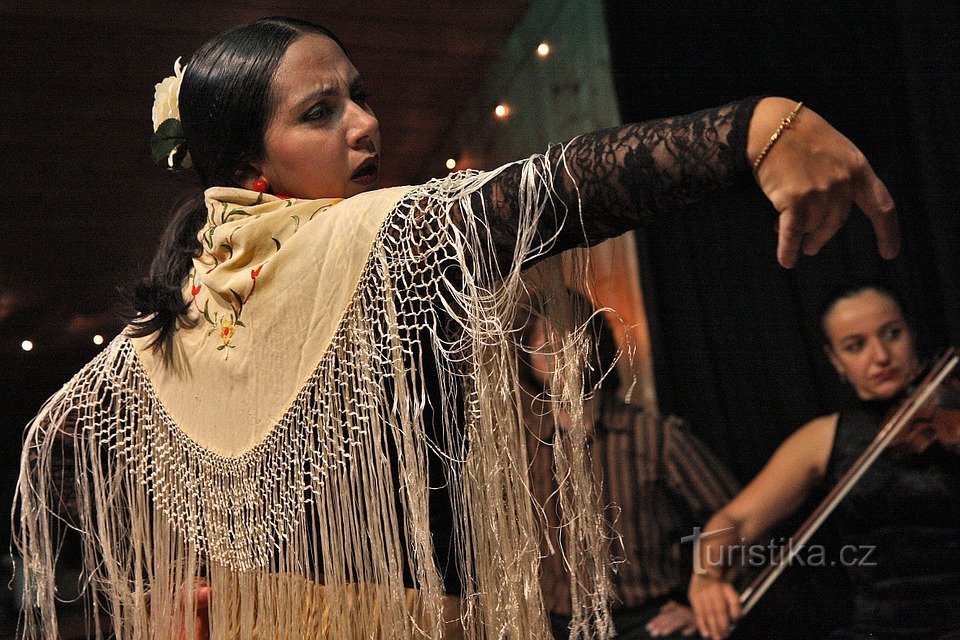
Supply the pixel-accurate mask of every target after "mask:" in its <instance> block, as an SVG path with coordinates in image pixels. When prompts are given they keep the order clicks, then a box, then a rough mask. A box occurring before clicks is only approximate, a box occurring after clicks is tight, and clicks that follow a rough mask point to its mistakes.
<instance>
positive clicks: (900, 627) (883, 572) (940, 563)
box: [689, 284, 960, 640]
mask: <svg viewBox="0 0 960 640" xmlns="http://www.w3.org/2000/svg"><path fill="white" fill-rule="evenodd" d="M820 319H821V327H822V330H823V333H824V341H825V344H824V350H825V351H826V353H827V355H828V356H829V358H830V362H831V363H832V364H833V366H834V368H835V369H836V371H837V373H838V374H839V375H840V377H841V378H843V379H844V380H845V381H847V382H848V383H849V384H850V386H851V387H852V390H853V392H854V393H855V395H856V401H855V402H852V403H851V406H849V407H844V408H843V409H841V410H840V411H838V412H837V413H833V414H830V415H826V416H821V417H819V418H816V419H814V420H812V421H810V422H809V423H807V424H806V425H804V426H803V427H801V428H800V429H799V430H798V431H796V432H795V433H794V434H793V435H792V436H790V437H789V438H788V439H787V440H786V441H785V442H784V443H783V444H782V445H781V446H780V447H779V448H778V449H777V451H776V452H775V453H774V455H773V457H772V458H771V459H770V461H769V462H768V463H767V465H766V466H765V467H764V468H763V470H762V471H761V472H760V473H759V474H758V475H757V477H756V478H754V480H753V481H752V482H751V483H750V484H749V485H748V486H747V487H746V488H745V489H744V490H743V491H742V492H741V493H740V494H739V495H738V496H737V497H736V498H734V499H733V500H732V501H731V502H730V503H729V504H728V505H726V506H725V507H724V508H723V509H721V510H720V511H718V512H717V513H716V514H715V515H714V516H713V517H712V518H711V519H710V521H709V522H708V523H707V525H706V526H705V527H704V532H703V534H702V535H701V537H700V540H699V543H698V545H697V554H698V562H697V564H696V567H695V572H694V575H693V577H692V578H691V581H690V588H689V596H690V603H691V606H692V608H693V610H694V615H695V618H696V623H697V627H698V630H699V632H700V634H701V635H702V636H703V637H704V638H711V639H718V638H725V637H727V636H728V635H729V634H730V632H731V630H732V626H733V624H734V623H735V622H736V620H737V619H738V618H739V617H740V615H741V603H740V599H739V597H738V594H737V592H736V591H735V590H734V588H733V586H732V585H731V580H732V579H733V577H734V574H735V567H734V566H731V564H730V563H729V562H725V561H726V560H727V559H730V558H736V557H737V556H736V554H731V553H729V550H730V549H731V547H735V546H736V545H744V544H746V545H750V544H751V543H753V542H754V541H756V540H758V539H759V538H760V537H761V536H762V535H763V534H764V532H766V531H768V530H769V529H771V528H772V527H773V526H774V525H775V524H777V523H778V522H779V521H781V520H782V519H784V518H786V517H787V516H789V515H790V514H791V513H792V512H793V511H794V510H795V509H797V507H798V506H799V505H800V504H801V503H802V502H803V501H804V500H805V499H806V497H807V496H808V494H809V493H810V491H811V490H812V489H813V488H814V487H815V486H817V485H818V484H820V483H823V484H824V485H825V486H828V487H829V486H833V485H835V484H836V483H837V481H838V480H839V478H840V477H841V476H842V475H843V474H844V472H846V471H847V470H848V469H849V468H850V467H851V466H852V464H853V463H854V462H855V461H856V459H857V458H858V457H859V455H860V454H861V453H862V452H863V451H864V449H866V448H867V446H869V445H870V443H871V442H872V441H873V439H874V436H875V435H876V433H877V430H878V428H879V426H880V425H881V424H882V422H883V420H884V417H885V416H886V415H887V414H888V413H890V411H891V410H892V409H893V408H895V407H896V406H897V405H898V404H899V403H900V402H901V401H902V400H903V398H904V397H905V395H906V392H907V390H908V389H909V387H910V386H911V383H912V382H913V381H914V380H915V379H916V378H917V376H918V374H919V373H920V362H919V358H918V356H917V350H916V346H915V334H914V331H913V329H912V328H911V327H910V325H909V323H908V321H907V319H906V318H905V316H904V313H903V308H902V305H901V304H900V303H899V301H898V299H897V297H896V296H895V295H894V294H893V293H892V292H891V291H890V290H888V289H886V288H884V287H882V286H878V285H874V284H870V285H862V286H857V287H853V288H848V289H846V290H842V291H840V292H838V293H837V294H836V295H834V296H832V297H830V298H829V299H828V300H827V302H826V304H825V305H824V306H823V311H822V313H821V316H820ZM833 517H834V518H837V519H838V520H837V525H838V526H837V528H838V529H839V530H840V531H841V536H842V539H843V540H842V542H843V543H845V544H844V547H843V549H844V550H845V551H849V550H853V551H855V552H856V553H852V554H843V553H842V554H841V558H840V561H841V564H843V565H844V567H845V569H846V571H847V573H848V575H849V576H850V579H851V583H852V584H853V588H854V594H853V595H854V599H853V610H852V612H851V614H850V619H849V620H848V621H847V622H846V623H845V624H843V625H842V626H841V628H839V629H837V630H835V631H834V632H833V634H832V636H831V638H834V639H837V640H839V639H849V640H866V639H867V638H871V639H875V640H886V639H888V638H889V639H894V638H896V639H899V638H904V639H906V638H910V639H911V640H915V639H920V638H935V639H941V640H945V639H946V638H960V454H958V452H957V449H956V447H954V446H952V445H951V444H947V445H944V444H943V443H942V442H933V443H932V444H930V445H929V446H925V447H924V448H923V449H922V451H909V452H905V451H903V450H902V449H901V450H899V451H894V450H889V451H885V452H884V453H882V454H881V455H880V457H879V458H878V459H877V460H876V462H875V463H874V464H873V465H872V466H871V467H870V468H869V469H868V470H867V471H866V473H865V474H864V475H863V477H861V478H860V480H859V481H858V482H857V483H856V484H855V485H854V486H853V488H852V489H851V490H850V493H849V494H848V495H847V496H846V497H845V498H844V500H843V502H841V503H840V506H839V508H838V510H837V511H836V512H835V513H834V516H833ZM854 556H856V557H854Z"/></svg>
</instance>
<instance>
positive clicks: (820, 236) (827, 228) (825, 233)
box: [802, 189, 851, 256]
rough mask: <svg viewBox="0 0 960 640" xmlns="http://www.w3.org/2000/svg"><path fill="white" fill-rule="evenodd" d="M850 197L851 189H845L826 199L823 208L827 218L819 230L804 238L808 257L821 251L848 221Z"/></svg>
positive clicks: (804, 247) (803, 244)
mask: <svg viewBox="0 0 960 640" xmlns="http://www.w3.org/2000/svg"><path fill="white" fill-rule="evenodd" d="M850 197H851V196H850V191H849V189H844V190H843V191H842V192H838V193H835V194H833V195H831V196H829V197H826V198H824V201H823V204H822V205H821V206H822V207H823V208H824V210H825V211H826V212H827V213H826V216H825V217H824V218H823V220H822V221H821V222H820V225H819V226H818V227H817V228H815V229H813V230H812V231H811V232H810V233H808V234H806V235H805V236H803V242H802V249H803V252H804V253H805V254H806V255H808V256H812V255H814V254H816V253H817V252H818V251H820V249H822V248H823V245H825V244H826V243H827V241H828V240H829V239H830V238H832V237H833V236H834V235H836V233H837V231H839V230H840V227H842V226H843V223H844V222H846V221H847V218H848V217H849V216H850Z"/></svg>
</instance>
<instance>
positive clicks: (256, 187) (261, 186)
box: [250, 178, 270, 193]
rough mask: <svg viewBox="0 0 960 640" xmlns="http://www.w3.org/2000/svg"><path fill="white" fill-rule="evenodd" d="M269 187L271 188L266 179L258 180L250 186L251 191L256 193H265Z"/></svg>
mask: <svg viewBox="0 0 960 640" xmlns="http://www.w3.org/2000/svg"><path fill="white" fill-rule="evenodd" d="M269 187H270V183H268V182H267V181H266V179H264V178H257V179H256V180H254V181H253V183H252V184H251V185H250V189H252V190H253V191H256V192H257V193H263V192H264V191H266V190H267V189H268V188H269Z"/></svg>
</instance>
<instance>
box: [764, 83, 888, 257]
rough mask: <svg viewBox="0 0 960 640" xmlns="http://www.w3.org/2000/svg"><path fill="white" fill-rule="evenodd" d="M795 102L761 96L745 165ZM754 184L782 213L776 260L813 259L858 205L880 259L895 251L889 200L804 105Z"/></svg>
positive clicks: (865, 166) (854, 151) (852, 151)
mask: <svg viewBox="0 0 960 640" xmlns="http://www.w3.org/2000/svg"><path fill="white" fill-rule="evenodd" d="M795 105H796V103H795V102H792V101H790V100H786V99H785V98H765V99H764V100H761V101H760V103H759V104H758V105H757V109H756V111H755V112H754V117H753V120H751V122H750V132H749V138H748V145H747V146H748V153H749V159H750V161H751V163H752V162H753V159H755V158H756V157H757V155H758V154H759V153H760V150H761V149H763V147H764V146H765V145H766V143H767V141H769V140H770V135H771V134H772V133H773V131H774V130H776V128H777V126H778V125H779V124H780V121H781V119H782V118H783V117H784V116H786V115H787V114H788V113H790V111H791V110H792V109H793V107H794V106H795ZM757 182H758V183H759V184H760V188H761V189H763V192H764V193H765V194H766V195H767V197H768V198H769V199H770V201H771V202H772V203H773V206H774V207H775V208H776V209H777V211H779V212H780V221H779V244H778V246H777V259H778V260H779V261H780V264H782V265H783V266H784V267H792V266H793V265H794V264H796V261H797V255H798V253H799V251H800V250H801V249H802V250H803V252H804V253H805V254H807V255H813V254H815V253H817V252H818V251H819V250H820V248H821V247H823V245H824V244H825V243H826V242H827V240H829V239H830V238H831V237H833V235H834V234H835V233H836V232H837V230H839V229H840V227H841V226H843V223H844V222H845V221H846V219H847V216H849V215H850V208H851V206H852V205H853V204H856V205H857V206H858V207H860V209H861V210H862V211H863V212H864V213H865V214H866V215H867V217H868V218H869V219H870V222H871V224H872V225H873V230H874V233H875V234H876V236H877V247H878V249H879V251H880V255H882V256H883V257H884V258H892V257H894V256H896V255H897V253H898V252H899V250H900V229H899V225H898V224H897V217H896V214H895V211H894V203H893V198H892V197H891V196H890V192H889V191H887V188H886V187H885V186H884V184H883V182H881V181H880V178H878V177H877V174H876V173H874V171H873V168H871V166H870V163H869V162H867V159H866V158H865V157H864V156H863V154H862V153H861V152H860V150H859V149H858V148H857V147H856V146H854V144H853V143H852V142H850V141H849V140H847V138H846V137H844V136H843V135H842V134H841V133H840V132H839V131H837V130H836V129H834V128H833V127H832V126H830V124H829V123H828V122H827V121H826V120H824V119H823V118H821V117H820V116H819V115H817V114H816V113H814V112H813V111H812V110H811V109H808V108H807V107H806V106H804V107H803V108H802V109H800V111H799V112H798V113H797V116H796V118H795V119H794V121H793V123H792V124H791V125H790V126H789V128H788V129H787V130H785V131H784V132H783V134H782V135H781V136H780V138H779V140H777V142H776V144H774V145H773V146H772V147H771V149H770V151H769V153H768V154H767V156H766V158H765V159H764V161H763V163H762V164H761V165H760V169H759V171H758V173H757Z"/></svg>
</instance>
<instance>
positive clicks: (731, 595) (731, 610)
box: [723, 588, 742, 621]
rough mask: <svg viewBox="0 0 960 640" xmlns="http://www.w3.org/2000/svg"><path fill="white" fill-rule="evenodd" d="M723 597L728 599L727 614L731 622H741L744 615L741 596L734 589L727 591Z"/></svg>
mask: <svg viewBox="0 0 960 640" xmlns="http://www.w3.org/2000/svg"><path fill="white" fill-rule="evenodd" d="M723 595H724V596H725V597H726V602H727V614H728V615H729V616H730V620H731V621H736V620H739V619H740V616H741V615H742V609H741V607H740V596H739V595H737V592H736V591H734V590H733V588H730V589H727V590H726V591H725V592H724V594H723Z"/></svg>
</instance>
